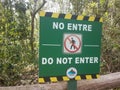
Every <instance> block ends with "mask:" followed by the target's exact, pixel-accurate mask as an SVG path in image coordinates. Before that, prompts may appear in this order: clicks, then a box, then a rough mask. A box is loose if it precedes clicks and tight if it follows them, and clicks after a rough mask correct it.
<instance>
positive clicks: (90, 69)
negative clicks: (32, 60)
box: [39, 11, 102, 90]
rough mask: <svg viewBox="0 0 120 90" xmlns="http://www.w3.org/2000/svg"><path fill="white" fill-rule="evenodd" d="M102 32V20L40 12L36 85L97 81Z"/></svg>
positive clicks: (70, 84)
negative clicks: (83, 80)
mask: <svg viewBox="0 0 120 90" xmlns="http://www.w3.org/2000/svg"><path fill="white" fill-rule="evenodd" d="M101 33H102V18H97V17H93V16H90V17H87V16H80V15H71V14H59V13H51V12H43V11H41V12H40V38H39V40H40V41H39V42H40V44H39V83H45V82H57V81H69V82H68V89H69V90H76V89H75V87H76V86H77V82H76V80H81V79H87V80H90V79H94V78H95V79H96V78H99V72H100V49H101ZM72 87H74V89H72Z"/></svg>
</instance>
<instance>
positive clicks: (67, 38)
mask: <svg viewBox="0 0 120 90" xmlns="http://www.w3.org/2000/svg"><path fill="white" fill-rule="evenodd" d="M71 36H72V37H76V38H77V39H78V42H79V46H78V47H77V49H76V50H74V51H71V50H69V49H68V48H67V46H66V42H67V40H69V38H70V37H71ZM81 45H82V43H81V40H80V38H79V37H78V36H77V35H69V36H68V37H66V38H65V40H64V47H65V49H66V50H67V51H68V52H70V53H75V52H77V51H78V50H79V49H80V47H81Z"/></svg>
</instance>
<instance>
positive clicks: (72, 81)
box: [67, 80, 77, 90]
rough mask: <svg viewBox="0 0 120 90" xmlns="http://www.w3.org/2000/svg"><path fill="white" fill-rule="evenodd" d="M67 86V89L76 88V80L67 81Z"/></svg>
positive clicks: (73, 89) (75, 89)
mask: <svg viewBox="0 0 120 90" xmlns="http://www.w3.org/2000/svg"><path fill="white" fill-rule="evenodd" d="M67 88H68V89H67V90H77V81H75V80H70V81H68V86H67Z"/></svg>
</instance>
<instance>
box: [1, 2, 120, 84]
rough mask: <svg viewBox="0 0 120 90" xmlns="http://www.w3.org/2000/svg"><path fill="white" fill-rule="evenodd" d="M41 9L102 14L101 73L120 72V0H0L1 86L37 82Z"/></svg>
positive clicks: (89, 14)
mask: <svg viewBox="0 0 120 90" xmlns="http://www.w3.org/2000/svg"><path fill="white" fill-rule="evenodd" d="M40 10H44V11H51V12H59V13H71V14H82V15H87V16H91V15H93V16H99V17H103V20H104V22H103V30H102V47H101V72H100V73H101V74H107V73H113V72H120V0H46V1H45V0H0V86H14V85H25V84H35V83H37V78H38V48H39V11H40Z"/></svg>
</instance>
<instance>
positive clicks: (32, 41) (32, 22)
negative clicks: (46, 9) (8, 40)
mask: <svg viewBox="0 0 120 90" xmlns="http://www.w3.org/2000/svg"><path fill="white" fill-rule="evenodd" d="M45 3H46V1H45V0H43V3H42V5H41V6H40V7H39V8H38V9H37V10H35V11H32V12H31V18H32V21H31V38H30V45H31V52H32V53H33V52H34V45H33V44H34V19H35V15H36V14H37V13H38V12H39V11H40V9H41V8H42V7H43V6H44V5H45ZM34 8H35V7H34Z"/></svg>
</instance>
